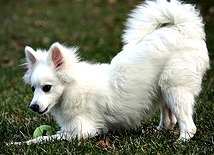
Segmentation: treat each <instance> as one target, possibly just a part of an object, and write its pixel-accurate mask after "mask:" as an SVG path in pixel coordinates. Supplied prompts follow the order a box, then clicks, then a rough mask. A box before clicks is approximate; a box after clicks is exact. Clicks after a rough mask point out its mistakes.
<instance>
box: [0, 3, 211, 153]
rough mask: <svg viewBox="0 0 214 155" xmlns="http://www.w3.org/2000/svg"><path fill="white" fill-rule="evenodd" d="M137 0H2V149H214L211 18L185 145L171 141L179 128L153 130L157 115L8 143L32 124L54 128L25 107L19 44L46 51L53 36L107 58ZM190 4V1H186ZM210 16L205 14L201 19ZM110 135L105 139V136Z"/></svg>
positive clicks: (26, 134) (88, 55)
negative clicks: (206, 63)
mask: <svg viewBox="0 0 214 155" xmlns="http://www.w3.org/2000/svg"><path fill="white" fill-rule="evenodd" d="M138 2H139V1H137V0H126V1H122V0H118V2H117V3H115V4H113V5H111V4H109V3H107V2H106V1H102V0H94V1H93V2H92V1H91V2H89V1H85V0H76V1H65V0H61V1H59V0H53V1H51V0H37V1H33V0H28V1H24V0H19V1H6V0H2V1H0V25H1V28H0V53H1V57H0V124H1V125H0V135H1V136H0V154H213V152H214V150H213V148H214V131H213V129H214V126H213V124H214V115H213V112H214V103H213V102H214V81H213V80H214V79H213V78H214V69H213V61H214V60H213V59H214V44H213V42H214V29H213V27H214V18H213V16H209V18H207V23H206V33H207V45H208V49H209V52H210V58H211V69H210V70H209V71H208V72H207V75H206V76H205V78H204V81H203V91H202V93H201V94H200V96H199V97H198V99H197V104H196V107H195V113H194V121H195V123H196V126H197V129H198V130H197V134H196V135H195V137H194V138H193V139H192V140H191V141H190V142H188V143H182V144H180V143H177V142H176V139H177V138H178V132H179V130H178V127H177V126H176V127H175V129H174V130H173V131H161V132H157V133H154V132H152V129H153V128H154V127H155V126H156V125H157V124H158V122H159V114H156V115H155V116H153V117H151V118H150V119H148V120H146V121H143V122H142V126H141V127H140V128H139V129H138V130H137V131H128V132H124V133H122V134H119V135H109V136H108V137H107V138H106V141H105V143H107V144H108V143H109V145H108V146H107V145H104V144H102V143H101V142H102V141H100V140H99V138H98V137H96V138H91V139H86V140H82V141H77V140H73V141H71V142H66V141H62V142H48V143H45V144H39V145H31V146H25V145H22V146H6V145H5V143H7V142H11V141H25V140H28V139H30V138H32V135H33V131H34V129H35V128H36V127H37V126H39V125H42V124H49V125H51V126H53V127H54V128H56V129H59V127H58V126H57V124H56V122H55V120H54V119H53V117H52V116H50V115H45V116H38V115H36V114H34V113H33V112H32V111H31V110H29V108H28V105H29V102H30V100H31V97H32V94H31V91H30V89H29V87H25V86H24V84H23V82H22V75H23V69H22V67H21V66H20V64H22V63H23V59H24V50H23V49H24V46H25V45H30V46H32V47H34V48H37V47H41V48H45V49H48V48H49V46H50V45H51V44H52V43H53V42H55V41H59V42H61V43H65V44H66V45H69V46H72V45H74V46H79V47H80V50H79V52H80V55H81V56H82V58H83V59H84V60H90V61H94V62H109V61H110V60H111V58H112V57H113V56H114V55H116V53H117V52H118V51H120V49H121V46H122V45H121V34H122V30H123V28H124V26H123V25H124V22H125V19H126V17H127V13H128V12H129V11H130V10H131V9H132V8H133V7H134V6H135V5H136V4H137V3H138ZM192 2H194V0H193V1H192ZM206 17H208V16H206ZM109 137H110V140H109V139H108V138H109Z"/></svg>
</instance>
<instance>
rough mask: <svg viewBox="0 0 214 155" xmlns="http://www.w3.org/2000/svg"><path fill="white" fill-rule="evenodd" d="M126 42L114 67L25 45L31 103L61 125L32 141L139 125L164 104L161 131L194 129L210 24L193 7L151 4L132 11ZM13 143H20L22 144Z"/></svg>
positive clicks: (184, 134)
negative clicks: (50, 134) (57, 129)
mask: <svg viewBox="0 0 214 155" xmlns="http://www.w3.org/2000/svg"><path fill="white" fill-rule="evenodd" d="M122 39H123V43H124V46H123V48H122V50H121V52H119V53H118V54H117V55H116V56H115V57H114V58H113V60H112V61H111V62H110V63H109V64H91V63H87V62H82V61H80V59H79V56H78V54H77V48H72V47H71V48H68V47H65V46H64V45H61V44H59V43H54V44H52V46H51V47H50V49H49V50H48V51H45V50H44V51H43V50H36V51H35V50H34V49H32V48H31V47H28V46H27V47H26V48H25V54H26V64H25V65H26V68H27V71H26V73H25V75H24V77H23V78H24V81H25V82H26V83H27V84H29V85H31V87H32V91H33V93H34V96H33V99H32V101H31V103H30V108H31V109H32V110H33V111H34V112H36V113H38V114H46V113H48V112H50V113H51V114H52V115H53V116H55V118H56V121H57V123H58V124H59V126H60V127H61V130H60V131H59V132H57V133H56V134H55V135H52V136H41V137H38V138H36V139H32V140H29V141H27V142H24V143H27V144H31V143H38V142H42V141H48V140H53V139H56V140H58V139H65V140H71V139H72V138H75V137H78V138H86V137H90V136H95V135H96V134H100V133H107V132H110V131H112V132H114V131H121V130H129V129H135V128H136V127H138V126H139V125H140V123H141V121H142V120H143V119H144V118H146V117H147V116H148V115H150V114H151V113H152V112H154V111H155V109H157V108H160V111H161V117H160V123H159V126H158V127H157V129H158V130H160V129H162V128H165V129H171V128H172V127H173V126H174V125H175V124H176V122H178V124H179V129H180V137H179V140H181V141H184V140H189V139H190V138H192V137H193V136H194V134H195V133H196V126H195V124H194V122H193V118H192V115H193V108H194V104H195V97H196V96H197V95H198V94H199V92H200V91H201V82H202V77H203V75H204V73H205V71H206V70H207V69H208V68H209V57H208V51H207V47H206V43H205V33H204V24H203V22H202V18H201V17H200V15H199V12H198V11H197V10H196V9H195V8H194V6H192V5H190V4H184V3H182V2H179V1H177V0H168V1H167V0H157V1H146V2H144V3H142V4H140V5H138V6H137V7H136V8H135V9H134V10H133V11H132V13H131V14H130V15H129V18H128V21H127V23H126V29H125V30H124V34H123V36H122ZM15 144H21V143H20V142H17V143H15Z"/></svg>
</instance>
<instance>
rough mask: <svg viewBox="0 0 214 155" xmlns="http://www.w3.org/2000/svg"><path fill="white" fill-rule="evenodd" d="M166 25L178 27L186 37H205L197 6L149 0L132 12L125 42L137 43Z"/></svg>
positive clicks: (165, 0) (128, 43)
mask: <svg viewBox="0 0 214 155" xmlns="http://www.w3.org/2000/svg"><path fill="white" fill-rule="evenodd" d="M164 25H169V26H171V27H173V26H175V27H178V29H179V31H180V32H181V34H182V35H184V37H187V38H194V39H200V40H201V39H205V33H204V24H203V20H202V18H201V16H200V13H199V11H198V10H197V9H195V6H193V5H191V4H184V3H182V2H179V1H177V0H156V1H151V0H147V1H146V2H144V3H142V4H140V5H138V6H137V7H136V8H135V9H134V10H133V12H132V13H131V14H130V17H129V18H128V20H127V23H126V29H125V31H124V34H123V36H122V39H123V43H124V45H135V44H137V43H139V42H140V41H141V40H143V38H144V37H145V36H147V35H148V34H150V33H152V32H153V31H155V30H156V29H158V28H160V27H163V26H164Z"/></svg>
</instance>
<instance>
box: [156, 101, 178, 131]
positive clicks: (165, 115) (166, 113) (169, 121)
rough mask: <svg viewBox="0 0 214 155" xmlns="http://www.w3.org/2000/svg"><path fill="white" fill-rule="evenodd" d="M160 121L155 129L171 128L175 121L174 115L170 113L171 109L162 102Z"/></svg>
mask: <svg viewBox="0 0 214 155" xmlns="http://www.w3.org/2000/svg"><path fill="white" fill-rule="evenodd" d="M160 112H161V116H160V123H159V126H158V127H157V130H161V129H162V128H164V129H172V128H173V127H174V125H175V124H176V122H177V119H176V117H175V115H174V114H173V113H172V111H171V109H170V108H169V107H168V106H167V105H166V104H165V103H164V101H163V104H162V105H160Z"/></svg>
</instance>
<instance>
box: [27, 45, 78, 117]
mask: <svg viewBox="0 0 214 155" xmlns="http://www.w3.org/2000/svg"><path fill="white" fill-rule="evenodd" d="M76 51H77V49H76V48H66V47H64V46H62V45H60V44H59V43H54V44H53V45H52V46H51V47H50V49H49V50H48V51H42V50H37V51H34V50H33V49H32V48H31V47H28V46H27V47H26V48H25V54H26V63H25V67H26V73H25V75H24V76H23V79H24V81H25V83H26V84H29V85H31V88H32V91H33V93H34V96H33V99H32V101H31V103H30V108H31V109H32V110H33V111H34V112H37V113H39V114H45V113H47V112H48V111H49V110H50V109H51V108H52V107H54V105H56V104H57V103H58V102H59V100H60V98H61V97H62V95H63V92H64V89H65V87H66V85H67V84H68V83H69V82H72V80H75V79H74V74H75V64H76V63H77V61H78V58H77V56H76V53H75V52H76Z"/></svg>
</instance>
